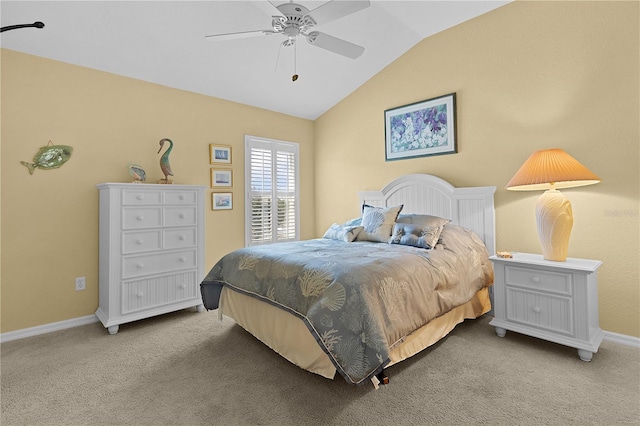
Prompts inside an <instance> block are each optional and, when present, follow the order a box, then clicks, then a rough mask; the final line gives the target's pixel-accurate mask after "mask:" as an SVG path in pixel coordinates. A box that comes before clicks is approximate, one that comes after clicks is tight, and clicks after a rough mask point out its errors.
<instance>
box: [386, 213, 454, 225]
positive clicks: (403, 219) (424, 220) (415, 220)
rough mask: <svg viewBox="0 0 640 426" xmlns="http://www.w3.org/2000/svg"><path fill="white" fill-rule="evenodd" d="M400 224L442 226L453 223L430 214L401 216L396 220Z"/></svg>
mask: <svg viewBox="0 0 640 426" xmlns="http://www.w3.org/2000/svg"><path fill="white" fill-rule="evenodd" d="M396 222H398V223H410V224H412V225H419V226H422V227H424V226H440V225H446V224H447V223H449V222H451V221H450V220H449V219H443V218H441V217H438V216H432V215H429V214H401V215H399V216H398V219H397V220H396Z"/></svg>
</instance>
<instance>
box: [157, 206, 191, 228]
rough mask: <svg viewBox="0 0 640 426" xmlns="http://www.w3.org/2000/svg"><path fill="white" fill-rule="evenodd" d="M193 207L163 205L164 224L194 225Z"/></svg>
mask: <svg viewBox="0 0 640 426" xmlns="http://www.w3.org/2000/svg"><path fill="white" fill-rule="evenodd" d="M195 224H196V208H195V207H165V208H164V226H195Z"/></svg>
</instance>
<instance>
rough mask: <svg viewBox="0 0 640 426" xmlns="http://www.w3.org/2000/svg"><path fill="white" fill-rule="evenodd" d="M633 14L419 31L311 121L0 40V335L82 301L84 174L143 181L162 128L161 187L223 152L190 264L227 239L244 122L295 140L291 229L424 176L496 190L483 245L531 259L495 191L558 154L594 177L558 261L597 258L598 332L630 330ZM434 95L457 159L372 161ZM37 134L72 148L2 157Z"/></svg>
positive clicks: (517, 10)
mask: <svg viewBox="0 0 640 426" xmlns="http://www.w3.org/2000/svg"><path fill="white" fill-rule="evenodd" d="M638 9H639V8H638V2H625V3H617V2H589V3H577V2H568V3H558V2H553V3H551V2H548V3H547V2H540V3H529V2H516V3H513V4H510V5H507V6H505V7H503V8H500V9H497V10H495V11H493V12H491V13H488V14H486V15H484V16H481V17H479V18H477V19H475V20H472V21H469V22H467V23H464V24H462V25H459V26H457V27H455V28H452V29H450V30H448V31H445V32H443V33H440V34H438V35H436V36H433V37H430V38H429V39H427V40H425V41H423V42H422V43H420V44H419V45H417V46H416V47H415V48H414V49H412V50H411V51H409V52H408V53H407V54H405V55H404V56H403V57H401V58H400V59H399V60H397V61H396V62H394V63H393V64H391V65H390V66H388V67H387V68H386V69H385V70H383V71H382V72H381V73H380V74H378V75H377V76H375V77H374V78H372V79H371V80H370V81H369V82H367V83H366V84H364V85H363V86H362V87H361V88H360V89H359V90H357V91H356V92H355V93H353V94H352V95H350V96H349V97H348V98H346V99H345V100H344V101H343V102H341V103H340V104H338V105H337V106H336V107H334V108H333V109H332V110H331V111H329V112H327V113H326V114H325V115H323V116H322V117H320V118H319V119H318V120H316V122H315V125H314V123H313V122H311V121H307V120H302V119H296V118H292V117H288V116H284V115H281V114H277V113H272V112H268V111H264V110H260V109H256V108H251V107H247V106H243V105H238V104H234V103H230V102H226V101H222V100H219V99H214V98H210V97H206V96H201V95H196V94H193V93H188V92H183V91H178V90H175V89H169V88H165V87H162V86H157V85H153V84H149V83H144V82H140V81H137V80H132V79H127V78H122V77H118V76H114V75H111V74H107V73H101V72H97V71H93V70H88V69H85V68H80V67H75V66H70V65H67V64H62V63H59V62H54V61H49V60H45V59H42V58H36V57H32V56H29V55H23V54H19V53H16V52H12V51H7V50H2V51H1V63H2V76H1V77H2V80H1V87H2V99H1V101H2V112H1V116H0V120H1V123H2V131H1V138H2V140H1V143H2V147H1V149H2V151H1V159H2V163H1V178H0V179H1V181H0V182H1V184H2V198H1V200H0V203H1V206H2V212H1V213H2V231H1V232H2V233H1V238H2V240H1V242H2V244H1V247H2V251H1V255H2V265H1V267H2V273H1V277H2V281H1V284H0V285H1V294H2V306H1V308H2V325H1V331H2V332H8V331H12V330H18V329H22V328H27V327H32V326H37V325H41V324H47V323H50V322H55V321H61V320H65V319H72V318H76V317H81V316H84V315H90V314H92V313H93V312H94V311H95V309H96V308H97V303H98V296H97V285H98V284H97V276H98V271H97V267H98V241H97V234H98V197H97V190H96V188H95V184H97V183H99V182H105V181H127V179H128V175H127V172H126V170H125V168H124V166H125V164H126V163H127V162H129V161H135V162H138V163H140V164H142V165H144V166H145V167H146V168H147V170H148V172H149V175H150V179H151V180H156V179H158V178H159V177H160V169H159V167H158V166H157V164H158V159H159V155H158V154H157V153H156V152H157V141H158V140H159V139H160V138H162V137H171V138H172V139H173V140H174V141H175V142H176V149H175V150H174V153H173V154H172V157H171V162H172V166H173V169H174V171H175V173H176V177H175V178H176V181H177V182H178V183H186V184H198V185H208V184H209V169H210V165H209V163H208V144H209V143H224V144H230V145H232V146H233V150H234V151H233V160H234V164H233V170H234V178H235V186H234V189H233V192H234V195H235V197H234V206H235V207H234V210H233V211H230V212H211V211H209V212H208V213H207V235H208V238H207V266H209V265H211V264H213V262H215V260H217V259H218V258H219V257H220V256H221V255H222V254H224V253H226V252H227V251H229V250H231V249H234V248H237V247H240V246H242V245H243V232H244V229H243V214H242V207H243V204H242V196H241V194H242V192H243V191H242V188H243V184H244V182H243V168H242V160H243V152H242V151H243V149H242V146H243V135H244V134H245V133H246V134H253V135H259V136H265V137H270V138H275V139H283V140H291V141H297V142H299V143H300V144H301V146H300V148H301V149H300V153H301V161H302V167H301V171H302V174H303V175H302V191H301V194H302V202H301V214H302V237H303V238H312V237H315V236H319V235H321V234H322V233H323V232H324V230H325V229H326V228H327V227H328V226H329V225H330V224H331V223H332V222H334V221H342V220H346V219H349V218H352V217H355V216H357V215H358V214H359V208H358V205H357V203H358V198H357V195H356V193H357V191H359V190H371V189H380V188H381V187H382V186H383V185H385V184H386V183H387V182H389V181H390V180H392V179H394V178H396V177H398V176H400V175H402V174H406V173H432V174H435V175H438V176H441V177H443V178H444V179H446V180H448V181H450V182H451V183H453V184H454V185H456V186H475V185H481V186H482V185H495V186H497V187H498V191H497V193H496V207H497V232H498V235H497V237H498V240H497V245H498V249H500V250H512V251H529V252H540V248H539V245H538V242H537V236H536V231H535V219H534V215H533V210H534V204H535V200H536V198H537V197H538V196H539V194H538V193H535V192H532V193H514V192H508V191H505V190H504V189H503V186H504V184H506V182H507V181H508V180H509V178H510V177H511V176H512V175H513V173H515V171H516V170H517V168H518V167H519V166H520V164H521V163H522V162H523V161H524V160H525V159H526V158H527V156H528V155H529V154H530V153H531V152H532V151H533V150H536V149H543V148H548V147H561V148H563V149H565V150H567V151H568V152H569V153H570V154H572V155H573V156H575V157H576V158H577V159H578V160H579V161H581V162H582V163H583V164H585V165H586V166H587V167H589V168H590V169H591V170H592V171H593V172H595V173H596V174H598V175H599V176H600V177H601V178H602V183H600V184H598V185H595V186H590V187H585V188H577V189H570V190H566V194H567V195H568V196H569V198H570V199H571V201H572V203H573V206H574V213H575V225H574V231H573V235H572V237H571V245H570V249H569V255H570V256H572V257H584V258H593V259H601V260H602V261H603V262H604V264H603V266H602V268H601V269H600V271H599V292H600V297H599V299H600V323H601V326H602V327H603V328H604V329H605V330H608V331H613V332H617V333H622V334H628V335H632V336H637V337H640V276H639V271H638V268H639V266H638V265H639V263H640V247H639V243H638V242H639V239H640V230H639V223H638V222H639V217H638V211H639V207H640V198H639V192H640V189H639V181H640V177H639V174H638V165H639V163H640V153H639V149H638V146H639V140H640V134H639V133H640V129H639V128H640V123H639V120H640V119H639V116H640V111H639V103H640V102H639V92H640V86H639V81H638V79H639V77H638V75H639V74H640V66H639V59H638V56H639V53H638V52H639V41H638V40H639V30H638V21H639V19H638V18H639V13H640V12H639V10H638ZM451 92H456V93H457V102H458V109H457V111H458V144H459V153H458V154H455V155H445V156H439V157H426V158H420V159H412V160H402V161H394V162H385V161H384V120H383V111H384V110H385V109H388V108H393V107H396V106H400V105H404V104H408V103H411V102H415V101H420V100H424V99H428V98H431V97H434V96H439V95H442V94H446V93H451ZM314 132H315V133H314ZM49 140H52V141H53V142H54V143H58V144H68V145H71V146H73V147H74V148H75V151H74V154H73V157H72V159H71V160H70V161H69V162H68V163H67V164H66V165H65V166H63V167H62V168H61V169H59V170H55V171H43V170H36V171H35V173H34V175H33V176H30V175H29V174H28V172H27V170H26V168H25V167H24V166H22V165H20V164H19V161H21V160H31V159H32V158H33V155H34V154H35V153H36V152H37V150H38V148H39V147H40V146H43V145H45V144H46V143H47V141H49ZM327 206H329V207H327ZM225 241H226V243H225ZM76 276H86V277H87V290H86V291H83V292H76V291H75V290H74V278H75V277H76Z"/></svg>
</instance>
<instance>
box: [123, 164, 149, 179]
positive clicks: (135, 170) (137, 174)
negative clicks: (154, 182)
mask: <svg viewBox="0 0 640 426" xmlns="http://www.w3.org/2000/svg"><path fill="white" fill-rule="evenodd" d="M127 169H129V174H130V175H131V177H132V178H133V183H140V182H144V181H145V180H147V173H146V172H145V171H144V169H143V168H142V167H140V166H138V165H137V164H133V163H129V164H127Z"/></svg>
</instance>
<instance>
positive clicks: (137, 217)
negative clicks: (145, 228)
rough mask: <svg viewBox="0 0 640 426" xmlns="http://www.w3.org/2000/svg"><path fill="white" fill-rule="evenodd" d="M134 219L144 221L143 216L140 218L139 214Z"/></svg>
mask: <svg viewBox="0 0 640 426" xmlns="http://www.w3.org/2000/svg"><path fill="white" fill-rule="evenodd" d="M136 219H138V220H144V216H142V215H141V214H139V215H138V216H136Z"/></svg>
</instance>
